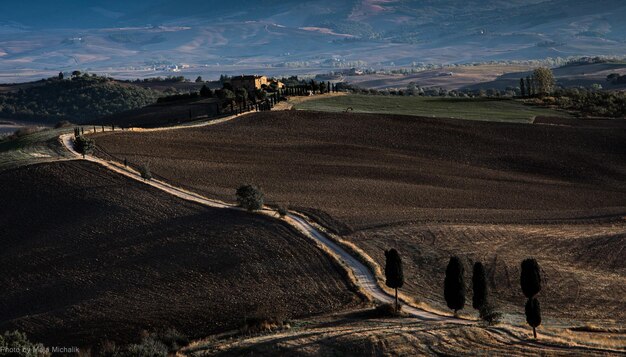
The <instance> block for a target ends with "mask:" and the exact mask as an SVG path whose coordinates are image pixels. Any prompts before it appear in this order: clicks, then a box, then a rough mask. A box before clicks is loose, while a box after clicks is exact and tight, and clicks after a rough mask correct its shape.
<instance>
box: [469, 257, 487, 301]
mask: <svg viewBox="0 0 626 357" xmlns="http://www.w3.org/2000/svg"><path fill="white" fill-rule="evenodd" d="M472 291H473V293H474V294H473V295H472V307H473V308H474V309H476V310H479V311H480V309H481V308H482V307H483V305H485V303H487V298H488V291H487V278H486V276H485V267H484V266H483V263H481V262H476V263H474V269H473V272H472Z"/></svg>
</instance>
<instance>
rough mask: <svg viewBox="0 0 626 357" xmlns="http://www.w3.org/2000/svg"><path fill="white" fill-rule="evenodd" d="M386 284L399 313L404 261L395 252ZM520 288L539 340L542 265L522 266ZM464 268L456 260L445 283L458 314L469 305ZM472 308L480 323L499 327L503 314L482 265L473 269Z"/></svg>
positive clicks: (527, 262)
mask: <svg viewBox="0 0 626 357" xmlns="http://www.w3.org/2000/svg"><path fill="white" fill-rule="evenodd" d="M385 284H386V285H387V286H388V287H390V288H392V289H394V290H395V309H396V312H397V311H399V309H400V306H399V303H398V289H400V288H402V286H403V285H404V273H403V270H402V259H401V258H400V254H399V253H398V251H397V250H396V249H389V250H387V251H385ZM520 287H521V290H522V293H523V294H524V296H525V297H526V299H527V301H526V304H525V307H524V311H525V314H526V322H527V323H528V325H529V326H531V327H532V329H533V336H534V338H537V331H536V328H537V327H539V325H541V306H540V304H539V300H538V299H537V294H538V293H539V292H540V291H541V272H540V268H539V264H538V263H537V261H536V260H535V259H533V258H528V259H525V260H524V261H522V263H521V274H520ZM466 291H467V287H466V283H465V266H464V264H463V261H462V260H461V258H459V257H457V256H453V257H451V258H450V260H449V262H448V265H447V267H446V273H445V278H444V282H443V296H444V299H445V301H446V305H447V306H448V308H450V309H451V310H453V311H454V315H455V316H458V312H459V311H460V310H462V309H463V308H464V307H465V302H466ZM472 293H473V295H472V307H473V308H474V309H475V310H477V311H478V314H479V317H480V318H481V320H483V321H485V322H487V323H488V324H493V323H497V322H498V321H499V320H500V317H501V314H500V313H499V312H497V311H496V310H495V306H494V302H493V299H492V297H491V295H490V292H489V288H488V285H487V276H486V273H485V267H484V265H483V264H482V263H481V262H475V263H474V266H473V269H472Z"/></svg>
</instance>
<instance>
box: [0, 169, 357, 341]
mask: <svg viewBox="0 0 626 357" xmlns="http://www.w3.org/2000/svg"><path fill="white" fill-rule="evenodd" d="M0 197H2V201H3V205H2V206H1V207H0V226H1V227H2V239H0V286H2V287H3V288H2V290H1V291H0V317H1V320H0V330H1V331H5V330H12V329H19V330H21V331H24V332H26V333H27V334H28V335H29V337H31V339H32V340H35V341H41V342H44V343H48V344H53V345H59V344H77V345H79V346H81V347H84V346H89V345H91V344H97V343H99V342H102V341H103V340H105V339H108V340H112V341H116V342H118V343H120V342H133V341H136V340H138V339H139V336H140V332H141V331H143V330H148V331H158V330H162V329H167V328H171V327H174V328H176V329H178V330H179V331H180V332H181V333H184V334H186V335H188V336H189V337H191V338H198V337H203V336H207V335H209V334H211V333H215V332H220V331H224V330H227V329H233V328H238V327H240V326H241V325H242V324H243V321H244V319H245V318H246V317H254V316H262V315H265V314H271V315H272V316H273V317H282V318H285V319H289V318H293V317H302V316H309V315H312V314H319V313H324V312H329V311H333V310H337V309H341V308H345V307H350V306H355V305H357V304H358V303H359V301H360V300H359V298H357V295H355V294H354V293H352V292H351V287H350V285H349V283H348V282H347V280H346V279H345V273H344V272H343V270H342V268H340V267H339V266H338V265H337V263H336V262H335V261H334V260H333V259H332V258H330V257H329V256H327V255H326V254H325V253H323V252H322V251H321V250H319V249H318V248H316V246H315V245H314V244H313V243H312V242H311V241H309V240H308V239H307V238H305V237H303V236H302V235H301V234H300V233H298V232H297V231H296V230H295V229H293V228H290V227H289V226H288V225H286V224H284V223H281V222H280V221H278V220H274V219H270V218H266V217H262V216H259V215H251V214H248V213H245V212H239V211H233V210H223V209H211V208H207V207H203V206H200V205H197V204H193V203H189V202H187V201H184V200H181V199H178V198H175V197H173V196H171V195H169V194H167V193H164V192H161V191H159V190H156V189H153V188H150V187H149V186H146V185H143V184H141V183H138V182H135V181H133V180H130V179H127V178H125V177H123V176H120V175H118V174H114V173H111V172H109V171H108V170H107V169H105V168H102V167H100V166H98V165H96V164H92V163H88V162H76V161H73V162H65V163H56V164H39V165H31V166H27V167H24V168H19V169H13V170H7V171H4V172H2V173H0Z"/></svg>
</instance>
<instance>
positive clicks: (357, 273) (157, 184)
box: [59, 120, 471, 323]
mask: <svg viewBox="0 0 626 357" xmlns="http://www.w3.org/2000/svg"><path fill="white" fill-rule="evenodd" d="M220 122H224V120H220ZM73 137H74V134H64V135H61V136H60V137H59V140H60V141H61V142H62V143H63V145H64V146H65V147H66V148H67V150H69V151H70V152H71V153H72V154H74V155H75V156H76V158H77V159H82V154H80V153H78V152H77V151H76V150H75V149H74V145H73ZM84 160H86V161H90V162H94V163H97V164H99V165H102V166H104V167H105V168H107V169H109V170H111V171H114V172H116V173H118V174H121V175H124V176H126V177H128V178H131V179H133V180H136V181H140V182H142V183H144V184H146V185H149V186H152V187H154V188H157V189H159V190H161V191H165V192H167V193H169V194H171V195H174V196H176V197H179V198H182V199H184V200H187V201H192V202H195V203H199V204H201V205H204V206H207V207H212V208H223V209H235V210H241V208H240V207H237V206H235V205H232V204H229V203H226V202H222V201H219V200H214V199H210V198H207V197H204V196H202V195H199V194H197V193H194V192H190V191H188V190H185V189H182V188H179V187H176V186H172V185H170V184H168V183H166V182H163V181H159V180H155V179H152V180H144V179H143V178H141V175H140V174H139V172H137V171H134V170H132V169H130V168H127V167H123V165H121V164H119V163H116V162H113V161H108V160H104V159H101V158H98V157H95V156H86V157H85V158H84ZM259 213H261V214H264V215H267V216H273V217H275V216H276V212H275V211H274V210H271V209H268V208H264V209H263V210H261V211H259ZM284 222H286V223H287V224H289V225H291V226H292V227H294V228H296V229H297V230H298V231H300V232H302V233H303V234H305V235H306V236H307V237H308V238H310V239H312V240H314V241H315V242H316V243H317V244H319V245H321V246H324V247H325V248H326V249H328V250H329V251H331V252H332V253H333V255H335V257H337V258H339V259H340V260H341V261H342V262H343V264H344V266H345V267H346V268H348V269H350V270H352V273H353V276H354V277H355V279H356V284H357V285H358V286H359V287H360V288H362V289H363V290H364V291H365V292H366V293H367V294H368V295H369V296H370V297H371V298H372V299H374V300H375V301H376V302H380V303H393V302H394V301H395V300H394V297H393V296H391V295H390V294H388V293H387V292H385V291H384V290H383V289H382V288H381V287H380V286H379V285H378V281H377V279H376V276H375V275H374V273H373V272H372V271H371V270H370V269H369V268H368V267H367V266H366V265H365V264H363V263H361V262H360V261H359V260H358V259H356V258H355V257H353V256H352V255H351V254H350V253H349V252H348V251H347V250H345V249H344V248H343V247H341V246H340V245H339V244H337V243H336V242H334V241H333V240H331V239H330V238H328V237H327V236H326V235H325V234H324V233H322V232H321V231H320V230H318V229H317V228H315V227H314V226H313V225H312V224H311V223H309V222H307V220H305V219H304V218H302V217H300V215H298V214H297V212H290V213H289V214H288V215H287V217H286V218H285V219H284ZM403 311H404V312H405V313H407V314H409V315H411V316H412V317H415V318H418V319H421V320H425V321H440V322H455V323H471V321H468V320H462V319H457V318H451V317H449V316H442V315H437V314H434V313H431V312H428V311H424V310H421V309H417V308H415V307H413V306H409V305H405V306H404V307H403Z"/></svg>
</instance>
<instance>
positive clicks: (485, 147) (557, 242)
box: [96, 111, 626, 323]
mask: <svg viewBox="0 0 626 357" xmlns="http://www.w3.org/2000/svg"><path fill="white" fill-rule="evenodd" d="M625 129H626V128H624V127H617V128H616V127H614V126H612V127H610V128H605V127H602V126H594V127H565V126H554V125H531V124H513V123H489V122H475V121H462V120H448V119H440V118H436V119H432V118H416V117H406V116H394V115H381V114H356V113H354V114H340V113H319V112H303V111H284V112H271V113H258V114H253V115H249V116H245V117H242V118H239V119H236V120H234V121H232V122H228V123H225V124H220V125H217V126H212V127H206V128H195V129H185V130H176V131H160V132H149V133H123V134H122V133H119V134H114V135H107V134H102V135H98V136H96V141H97V144H98V146H99V147H100V151H99V153H98V155H102V156H103V157H106V158H116V159H117V160H120V161H121V160H123V159H124V158H126V159H127V160H129V162H131V163H133V164H140V163H149V165H150V167H151V168H152V171H153V172H154V173H156V174H158V175H159V176H161V177H163V178H164V179H165V180H167V181H168V182H170V183H173V184H175V185H179V186H183V187H187V188H189V189H192V190H194V191H197V192H200V193H202V194H205V195H207V196H210V197H216V198H220V199H224V200H228V201H233V200H234V197H233V195H232V192H233V189H234V188H235V187H237V186H238V185H240V184H243V183H253V184H257V185H260V186H261V187H262V188H263V190H264V192H265V193H266V197H267V199H268V201H269V203H273V204H288V205H290V207H292V208H295V209H298V210H300V211H302V212H304V213H307V214H309V215H310V216H311V217H313V218H315V219H316V220H318V221H319V222H320V223H321V224H323V225H325V226H326V227H328V228H329V229H330V230H332V231H334V232H335V233H337V234H339V235H341V236H342V237H343V238H344V239H347V240H349V241H351V242H353V243H355V244H357V245H358V246H360V247H362V248H364V249H365V250H366V251H367V252H368V253H369V254H370V255H372V257H373V258H374V259H375V260H376V261H377V262H378V263H379V264H380V265H384V255H383V249H388V248H390V247H396V248H398V249H399V250H400V252H401V254H402V255H403V258H404V262H405V277H406V278H407V282H406V284H405V286H404V287H403V291H404V292H405V293H407V294H408V295H411V296H413V297H415V298H417V299H418V300H420V301H425V302H427V303H429V304H432V305H435V306H436V307H439V308H444V307H445V303H443V297H442V295H443V291H442V290H443V288H442V285H443V284H442V282H443V274H444V271H445V266H446V264H447V262H448V259H449V257H450V255H452V254H456V255H459V256H461V257H463V258H464V259H465V262H466V272H467V273H466V279H467V281H469V280H470V276H469V275H470V274H471V265H470V264H472V262H474V261H476V260H481V261H483V262H484V263H485V265H486V267H487V271H488V275H489V277H488V278H489V281H490V286H491V290H492V293H493V295H494V296H495V297H496V298H497V300H498V304H499V305H500V308H501V309H502V310H504V311H506V312H510V313H512V314H513V315H516V314H519V313H523V304H524V298H523V295H522V294H521V292H520V291H519V290H520V289H519V268H518V267H519V263H520V261H521V260H522V259H523V258H526V257H528V256H534V257H536V258H537V259H538V260H539V262H540V264H541V266H542V269H543V273H544V280H545V281H544V290H543V291H542V293H541V294H540V296H539V298H540V299H541V301H542V310H543V311H544V315H545V318H546V319H548V320H549V319H552V318H568V319H576V320H585V321H590V320H594V319H603V321H604V322H611V321H613V322H616V323H620V321H624V319H625V318H626V315H625V313H624V311H625V310H624V308H625V307H626V297H625V296H626V295H625V294H624V293H625V292H626V291H625V287H626V250H625V249H624V246H626V244H625V241H626V220H625V219H624V217H625V216H626V146H625V145H624V143H625V142H626V130H625ZM468 296H470V297H471V293H469V294H468ZM470 303H471V300H470ZM470 307H471V306H470ZM468 308H469V307H468ZM513 318H514V319H515V318H517V319H519V316H518V317H515V316H513Z"/></svg>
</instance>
